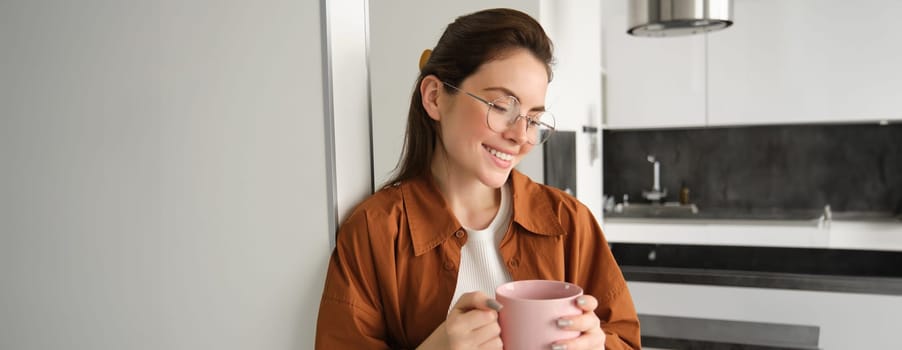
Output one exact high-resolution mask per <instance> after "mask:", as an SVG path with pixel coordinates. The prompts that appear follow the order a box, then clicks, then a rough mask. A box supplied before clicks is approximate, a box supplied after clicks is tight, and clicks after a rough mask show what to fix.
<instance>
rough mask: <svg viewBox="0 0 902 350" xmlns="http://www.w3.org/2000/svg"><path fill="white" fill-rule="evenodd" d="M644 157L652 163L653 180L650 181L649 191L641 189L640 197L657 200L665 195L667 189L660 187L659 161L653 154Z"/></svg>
mask: <svg viewBox="0 0 902 350" xmlns="http://www.w3.org/2000/svg"><path fill="white" fill-rule="evenodd" d="M645 159H646V160H648V162H649V163H652V164H653V165H654V182H652V188H651V191H642V197H645V199H647V200H649V201H652V202H657V201H660V200H662V199H664V197H667V190H666V189H664V190H662V189H661V162H659V161H657V160H656V159H655V156H653V155H648V156H647V157H645Z"/></svg>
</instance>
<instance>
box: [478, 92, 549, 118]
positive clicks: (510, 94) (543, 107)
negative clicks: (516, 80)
mask: <svg viewBox="0 0 902 350" xmlns="http://www.w3.org/2000/svg"><path fill="white" fill-rule="evenodd" d="M482 91H501V92H503V93H505V94H507V95H509V96H513V97H515V98H517V100H520V101H522V100H523V99H521V98H520V96H517V95H516V94H514V92H513V91H510V89H508V88H506V87H502V86H490V87H487V88H485V89H482ZM521 105H522V103H521ZM529 111H530V112H544V111H545V106H536V107H533V108H530V109H529Z"/></svg>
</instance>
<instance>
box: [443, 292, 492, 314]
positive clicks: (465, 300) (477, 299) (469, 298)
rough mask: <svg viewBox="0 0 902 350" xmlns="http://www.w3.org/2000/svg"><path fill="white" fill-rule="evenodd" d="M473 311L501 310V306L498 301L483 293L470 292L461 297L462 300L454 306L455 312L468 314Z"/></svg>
mask: <svg viewBox="0 0 902 350" xmlns="http://www.w3.org/2000/svg"><path fill="white" fill-rule="evenodd" d="M473 309H482V310H494V311H498V310H501V304H499V303H498V301H497V300H495V299H492V298H489V296H488V295H486V294H485V293H483V292H479V291H476V292H469V293H465V294H464V295H461V296H460V299H459V300H458V301H457V303H456V304H454V308H453V309H452V312H453V311H460V312H467V311H470V310H473Z"/></svg>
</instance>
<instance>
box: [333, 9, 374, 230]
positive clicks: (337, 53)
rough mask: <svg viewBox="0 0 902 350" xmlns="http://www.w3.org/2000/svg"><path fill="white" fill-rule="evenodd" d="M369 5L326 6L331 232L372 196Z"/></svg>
mask: <svg viewBox="0 0 902 350" xmlns="http://www.w3.org/2000/svg"><path fill="white" fill-rule="evenodd" d="M368 1H369V0H328V1H326V6H327V7H328V11H327V12H328V14H327V16H328V18H329V20H328V22H329V26H328V28H329V29H328V30H329V33H328V37H329V38H328V40H329V54H328V56H329V59H330V70H329V73H330V77H331V79H330V81H331V83H332V87H331V91H332V98H331V102H332V103H331V109H332V114H333V116H334V120H333V121H334V123H333V131H334V135H335V138H334V141H335V142H334V147H335V174H334V176H335V179H334V180H335V190H336V193H335V204H336V205H337V213H336V215H335V217H336V218H337V221H338V222H336V226H337V224H339V223H340V222H342V221H344V218H345V217H346V216H347V215H348V214H349V213H350V211H351V210H352V209H354V207H355V206H356V205H357V204H358V203H359V202H360V201H361V200H363V199H364V198H366V196H368V195H369V194H371V193H372V192H373V180H372V147H371V141H370V100H369V77H368V74H369V73H368V71H367V52H366V45H367V42H366V40H367V34H366V31H367V28H366V27H367V21H368V17H367V2H368ZM331 231H334V230H331ZM333 243H334V242H333Z"/></svg>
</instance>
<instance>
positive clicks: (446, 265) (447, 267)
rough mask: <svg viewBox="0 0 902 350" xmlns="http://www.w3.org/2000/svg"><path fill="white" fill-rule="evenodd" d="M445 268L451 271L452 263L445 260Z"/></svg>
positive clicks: (452, 268)
mask: <svg viewBox="0 0 902 350" xmlns="http://www.w3.org/2000/svg"><path fill="white" fill-rule="evenodd" d="M445 270H448V271H451V270H454V263H452V262H450V261H446V262H445Z"/></svg>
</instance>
